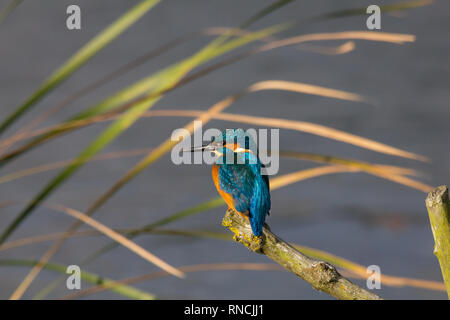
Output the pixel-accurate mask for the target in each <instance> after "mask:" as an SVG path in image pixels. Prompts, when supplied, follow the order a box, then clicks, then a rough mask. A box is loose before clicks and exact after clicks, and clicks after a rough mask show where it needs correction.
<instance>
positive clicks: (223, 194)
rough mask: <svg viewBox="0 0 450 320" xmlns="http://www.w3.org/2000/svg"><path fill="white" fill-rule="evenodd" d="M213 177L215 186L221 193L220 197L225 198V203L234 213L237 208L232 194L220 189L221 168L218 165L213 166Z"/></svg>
mask: <svg viewBox="0 0 450 320" xmlns="http://www.w3.org/2000/svg"><path fill="white" fill-rule="evenodd" d="M212 177H213V181H214V185H215V186H216V189H217V191H219V194H220V196H221V197H222V198H223V200H225V203H226V204H227V205H228V207H230V208H231V209H233V210H234V211H237V210H236V208H235V207H234V201H233V197H232V196H231V195H230V194H228V193H226V192H225V191H222V190H221V189H220V185H219V166H218V165H216V164H213V167H212Z"/></svg>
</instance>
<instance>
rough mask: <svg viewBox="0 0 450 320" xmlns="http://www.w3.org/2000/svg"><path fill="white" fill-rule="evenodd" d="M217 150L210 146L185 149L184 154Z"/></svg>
mask: <svg viewBox="0 0 450 320" xmlns="http://www.w3.org/2000/svg"><path fill="white" fill-rule="evenodd" d="M215 149H216V148H215V147H214V146H212V145H210V144H206V145H203V146H201V147H192V148H190V149H183V152H195V151H214V150H215Z"/></svg>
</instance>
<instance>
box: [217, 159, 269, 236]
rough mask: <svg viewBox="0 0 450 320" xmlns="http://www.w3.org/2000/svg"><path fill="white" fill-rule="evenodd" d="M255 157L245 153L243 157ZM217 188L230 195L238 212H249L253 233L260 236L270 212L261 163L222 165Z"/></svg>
mask: <svg viewBox="0 0 450 320" xmlns="http://www.w3.org/2000/svg"><path fill="white" fill-rule="evenodd" d="M252 156H253V157H255V156H254V155H251V154H248V153H245V157H247V158H248V157H252ZM219 186H220V188H221V190H223V191H225V192H226V193H228V194H230V195H231V196H232V198H233V201H234V207H235V208H236V210H238V211H239V212H246V211H248V212H249V219H250V223H251V226H252V230H253V233H254V234H255V235H256V236H259V235H261V233H262V228H263V226H264V221H265V219H266V215H267V214H269V210H270V192H269V180H268V177H267V176H262V175H261V162H260V161H259V159H258V160H257V161H256V163H251V164H237V163H235V164H222V165H220V168H219Z"/></svg>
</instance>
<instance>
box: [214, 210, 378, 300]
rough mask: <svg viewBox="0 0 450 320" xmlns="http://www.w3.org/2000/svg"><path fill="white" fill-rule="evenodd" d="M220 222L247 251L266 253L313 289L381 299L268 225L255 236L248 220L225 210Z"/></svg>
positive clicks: (351, 297) (338, 295)
mask: <svg viewBox="0 0 450 320" xmlns="http://www.w3.org/2000/svg"><path fill="white" fill-rule="evenodd" d="M222 225H223V226H225V227H227V228H228V229H229V230H230V231H232V232H233V233H234V237H233V239H234V240H235V241H237V242H240V243H242V244H244V245H245V246H246V247H247V248H248V249H249V250H251V251H254V252H257V253H261V254H265V255H266V256H267V257H268V258H270V259H272V260H274V261H275V262H277V263H278V264H280V265H281V266H283V267H284V268H286V269H287V270H289V271H291V272H292V273H294V274H296V275H297V276H299V277H300V278H302V279H303V280H305V281H307V282H308V283H310V284H311V285H312V286H313V288H315V289H317V290H320V291H323V292H326V293H328V294H330V295H331V296H333V297H335V298H337V299H341V300H381V298H380V297H379V296H377V295H376V294H373V293H371V292H369V291H367V290H364V289H362V288H361V287H359V286H357V285H355V284H353V283H352V282H350V281H349V280H347V279H346V278H344V277H342V276H341V275H340V274H339V272H338V271H337V270H336V268H335V267H334V266H332V265H331V264H329V263H327V262H324V261H318V260H314V259H311V258H309V257H307V256H305V255H304V254H302V253H300V252H299V251H297V250H296V249H294V248H293V247H292V246H291V245H290V244H288V243H287V242H285V241H283V240H282V239H280V238H279V237H277V236H276V235H275V234H273V233H272V232H271V231H270V229H269V227H268V225H267V224H266V225H265V226H264V230H263V235H262V236H261V237H255V236H254V235H253V233H252V230H251V227H250V224H249V222H248V220H247V219H245V218H244V217H242V216H241V215H239V214H238V213H236V212H235V211H234V210H232V209H228V211H227V212H226V214H225V217H224V218H223V221H222Z"/></svg>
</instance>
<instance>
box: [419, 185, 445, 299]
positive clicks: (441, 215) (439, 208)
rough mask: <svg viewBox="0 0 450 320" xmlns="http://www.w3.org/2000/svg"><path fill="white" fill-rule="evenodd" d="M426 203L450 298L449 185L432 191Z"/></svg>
mask: <svg viewBox="0 0 450 320" xmlns="http://www.w3.org/2000/svg"><path fill="white" fill-rule="evenodd" d="M425 204H426V206H427V209H428V216H429V218H430V224H431V231H432V232H433V237H434V254H435V255H436V257H437V258H438V260H439V264H440V266H441V271H442V276H443V278H444V282H445V287H446V288H447V293H448V297H449V299H450V201H449V198H448V188H447V186H440V187H437V188H436V189H434V190H433V191H431V192H430V193H429V194H428V196H427V199H426V200H425Z"/></svg>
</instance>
